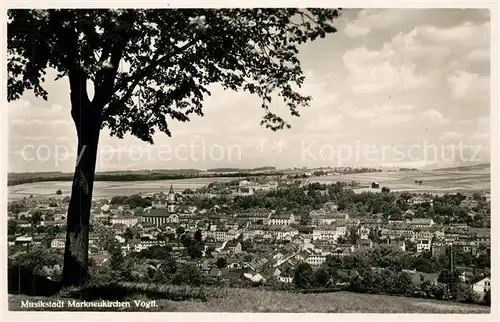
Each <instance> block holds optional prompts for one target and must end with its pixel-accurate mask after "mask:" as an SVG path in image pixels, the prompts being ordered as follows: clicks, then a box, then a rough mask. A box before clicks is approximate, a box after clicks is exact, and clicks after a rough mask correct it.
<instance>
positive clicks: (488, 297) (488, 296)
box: [483, 290, 491, 306]
mask: <svg viewBox="0 0 500 322" xmlns="http://www.w3.org/2000/svg"><path fill="white" fill-rule="evenodd" d="M483 303H484V305H488V306H491V291H490V290H487V291H486V293H484V297H483Z"/></svg>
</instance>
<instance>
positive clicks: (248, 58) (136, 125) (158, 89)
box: [7, 8, 340, 285]
mask: <svg viewBox="0 0 500 322" xmlns="http://www.w3.org/2000/svg"><path fill="white" fill-rule="evenodd" d="M339 15H340V10H337V9H296V8H286V9H222V10H214V9H199V10H198V9H197V10H158V9H140V10H134V9H124V10H117V9H109V10H102V9H95V10H76V9H71V10H68V9H64V10H60V9H57V10H53V9H51V10H37V9H36V10H35V9H33V10H17V9H16V10H9V11H8V30H7V33H8V67H7V69H8V84H7V97H8V100H9V101H13V100H16V99H19V98H20V97H21V95H23V93H24V92H26V91H28V90H30V91H31V90H32V91H33V92H34V94H35V95H36V96H38V97H42V98H43V99H45V100H47V99H48V94H49V93H48V92H47V91H46V90H45V89H44V84H43V82H44V80H45V75H46V72H47V68H49V67H50V68H52V69H54V70H55V71H56V72H57V79H59V78H62V77H68V79H69V84H70V91H71V93H70V102H71V115H72V118H73V120H74V123H75V128H76V134H77V139H78V144H77V156H78V157H77V158H78V162H77V163H76V166H75V172H74V177H73V185H72V190H71V199H70V202H69V207H68V219H67V234H66V235H67V236H66V248H65V257H64V258H65V259H64V272H63V279H62V284H63V285H81V284H83V283H84V281H85V280H86V279H87V273H88V234H89V219H90V209H91V200H92V192H93V186H94V176H95V166H96V158H97V149H98V143H99V136H100V131H101V129H102V128H109V129H110V130H111V135H113V136H117V137H119V138H123V136H124V135H125V134H132V135H134V136H136V137H138V138H139V139H141V140H144V141H147V142H149V143H153V134H154V133H155V132H156V131H157V130H159V131H161V132H164V133H165V134H167V135H169V136H170V135H171V132H170V130H169V126H168V125H169V123H170V122H171V121H182V122H186V121H189V120H190V117H191V115H193V114H194V115H199V116H203V109H202V107H203V104H202V103H203V100H204V98H205V97H206V96H207V95H210V89H209V86H210V85H212V84H221V85H222V87H223V88H224V89H232V90H235V91H246V92H248V93H250V94H253V95H256V96H257V97H259V98H260V99H261V100H262V105H261V106H262V108H263V109H264V117H263V119H262V121H261V125H264V126H265V127H266V128H269V129H272V130H279V129H283V128H289V127H290V125H289V124H288V123H287V122H286V121H285V120H284V119H283V118H282V117H280V116H278V115H276V114H275V113H273V112H272V111H271V110H270V108H269V104H270V102H271V100H272V99H273V97H280V98H281V99H283V101H284V103H285V104H286V106H287V107H288V108H289V110H290V112H291V114H292V115H293V116H299V108H301V107H304V106H307V105H309V102H310V100H311V97H308V96H304V95H301V94H300V93H299V92H298V90H297V87H300V86H301V85H302V84H303V82H304V76H303V71H302V68H301V64H300V61H299V60H298V58H297V54H298V49H297V46H298V45H300V44H303V43H307V42H310V41H313V40H315V39H317V38H318V37H321V38H323V37H325V36H326V35H327V34H332V33H335V32H336V29H335V27H334V26H333V23H334V21H335V20H336V18H338V17H339ZM89 81H90V82H92V83H93V86H94V95H93V97H92V99H90V98H89V95H88V92H87V82H89Z"/></svg>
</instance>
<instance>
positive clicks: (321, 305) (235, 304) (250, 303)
mask: <svg viewBox="0 0 500 322" xmlns="http://www.w3.org/2000/svg"><path fill="white" fill-rule="evenodd" d="M221 292H222V293H224V294H221V296H211V297H209V299H208V301H201V300H187V301H172V300H165V299H158V300H156V303H157V307H154V308H149V309H144V308H142V309H141V308H139V309H138V308H135V307H131V308H127V309H124V310H126V311H138V310H141V311H156V312H243V313H244V312H247V313H250V312H254V313H271V312H273V313H420V314H422V313H424V314H425V313H438V314H439V313H441V314H442V313H454V314H489V313H490V308H489V307H486V306H481V305H469V304H461V303H454V302H445V301H436V300H428V299H419V298H408V297H397V296H388V295H375V294H358V293H350V292H337V293H322V294H298V293H292V292H278V291H265V290H259V289H236V288H232V289H231V288H230V289H224V290H221ZM27 299H29V300H30V301H37V300H58V299H61V298H57V299H54V298H42V297H26V296H22V295H9V310H11V311H20V310H21V301H22V300H27ZM141 299H142V300H147V298H141ZM23 310H24V309H23ZM72 310H78V309H72Z"/></svg>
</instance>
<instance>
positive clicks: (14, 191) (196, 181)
mask: <svg viewBox="0 0 500 322" xmlns="http://www.w3.org/2000/svg"><path fill="white" fill-rule="evenodd" d="M234 179H236V178H225V177H213V178H193V179H179V180H152V181H116V182H113V181H97V182H95V184H94V196H95V197H97V198H110V197H113V196H123V195H132V194H136V193H143V194H148V193H154V192H161V191H164V192H166V191H168V188H169V187H170V185H173V187H174V190H175V191H179V192H180V191H182V190H184V189H186V188H190V189H196V188H200V187H203V186H206V185H208V184H209V183H211V182H222V181H230V180H234ZM415 180H422V182H423V183H422V185H417V184H415ZM314 181H317V182H320V183H327V184H328V183H333V182H336V181H357V182H359V183H360V185H361V187H360V188H357V189H355V191H356V192H361V191H363V190H366V187H368V186H369V185H370V184H371V183H372V182H373V181H376V182H378V183H379V184H380V187H384V186H385V187H388V188H389V189H391V190H392V191H412V192H429V193H433V194H444V193H447V192H449V193H455V192H461V193H471V192H474V191H480V190H490V183H491V175H490V171H489V170H485V169H480V170H471V171H449V170H439V171H408V172H403V171H400V172H373V173H353V174H345V175H339V176H323V177H315V178H311V179H309V182H314ZM8 189H9V195H8V196H9V199H10V200H15V199H21V198H23V197H29V196H30V195H33V196H44V197H66V196H69V195H70V193H71V182H70V181H48V182H36V183H26V184H21V185H16V186H10V187H8ZM58 189H61V191H62V195H61V196H57V195H56V191H57V190H58Z"/></svg>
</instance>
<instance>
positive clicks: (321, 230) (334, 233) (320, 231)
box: [312, 225, 347, 242]
mask: <svg viewBox="0 0 500 322" xmlns="http://www.w3.org/2000/svg"><path fill="white" fill-rule="evenodd" d="M346 232H347V227H346V226H334V225H320V226H317V227H315V228H314V229H313V237H312V239H313V240H329V241H333V242H335V241H337V239H338V238H339V237H340V236H344V235H345V234H346Z"/></svg>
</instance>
